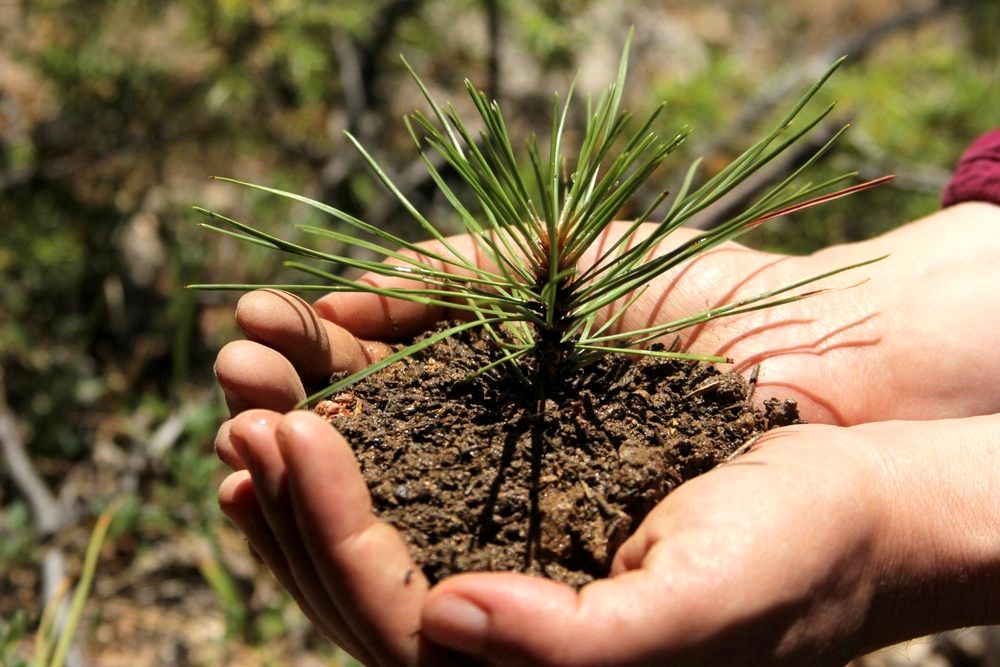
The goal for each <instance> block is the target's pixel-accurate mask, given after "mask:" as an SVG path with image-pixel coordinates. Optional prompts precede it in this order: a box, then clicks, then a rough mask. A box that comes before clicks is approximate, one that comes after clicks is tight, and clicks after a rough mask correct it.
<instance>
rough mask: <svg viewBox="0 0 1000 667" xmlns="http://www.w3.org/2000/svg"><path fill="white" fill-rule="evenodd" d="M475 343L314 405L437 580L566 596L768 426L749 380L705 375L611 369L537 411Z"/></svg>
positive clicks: (456, 339) (778, 405) (626, 359)
mask: <svg viewBox="0 0 1000 667" xmlns="http://www.w3.org/2000/svg"><path fill="white" fill-rule="evenodd" d="M495 356H496V353H495V351H494V346H493V345H492V344H491V341H490V340H489V339H488V338H487V337H486V336H485V334H482V333H480V332H476V331H473V332H466V333H464V334H460V335H458V336H453V337H451V338H448V339H445V340H443V341H441V342H439V343H437V344H435V345H433V346H431V347H429V348H427V349H425V350H424V351H423V352H421V353H419V354H417V355H416V356H414V357H412V358H410V359H407V360H404V361H401V362H399V363H396V364H392V365H390V366H388V367H387V368H385V369H384V370H382V371H380V372H379V373H376V374H374V375H372V376H370V377H369V378H367V379H366V380H363V381H361V382H359V383H358V384H356V385H354V386H353V387H352V388H351V390H350V391H348V392H344V393H342V394H340V395H338V396H335V397H333V399H332V400H329V401H323V402H321V403H320V404H319V405H318V406H317V407H316V411H317V412H318V413H319V414H320V415H322V416H324V417H326V418H327V419H328V420H329V421H330V422H331V423H332V424H333V425H334V426H335V427H336V428H337V429H339V430H340V432H341V433H343V434H344V436H345V437H346V438H347V440H348V442H350V443H351V445H352V446H353V447H354V449H355V453H356V454H357V456H358V459H359V460H360V462H361V469H362V473H363V475H364V477H365V480H366V481H367V483H368V486H369V488H370V489H371V492H372V497H373V501H374V505H375V511H376V513H377V514H378V515H379V517H380V518H382V519H384V520H386V521H388V522H390V523H392V524H393V525H394V526H395V527H396V528H397V529H399V530H400V531H401V532H402V534H403V536H404V538H405V539H406V541H407V542H408V543H409V545H410V549H411V552H412V554H413V558H414V560H415V561H416V562H417V563H419V564H420V565H421V566H422V567H423V570H424V572H425V573H426V574H427V576H428V578H429V579H430V580H431V581H432V582H434V581H437V580H440V579H442V578H444V577H446V576H448V575H451V574H456V573H458V572H467V571H475V570H514V571H522V572H529V573H535V574H541V575H544V576H547V577H550V578H552V579H556V580H558V581H562V582H565V583H568V584H570V585H573V586H582V585H583V584H585V583H587V582H589V581H591V580H593V579H595V578H600V577H604V576H607V573H608V570H609V569H610V566H611V559H612V557H613V556H614V553H615V550H616V549H617V548H618V546H619V545H620V544H621V543H622V542H623V541H624V540H625V538H627V537H628V536H629V535H630V534H631V533H632V532H633V531H634V530H635V528H636V527H637V526H638V525H639V523H640V522H641V521H642V519H643V517H645V516H646V514H647V513H648V512H649V511H650V510H651V509H652V508H653V506H654V505H656V504H657V503H658V502H659V501H660V500H662V499H663V497H664V496H666V495H667V494H668V493H669V492H670V491H671V490H672V489H674V488H675V487H677V486H678V485H679V484H680V483H681V482H683V481H685V480H687V479H690V478H692V477H695V476H696V475H699V474H701V473H703V472H706V471H708V470H710V469H711V468H712V467H714V466H715V465H716V464H718V463H720V462H721V461H723V460H724V459H725V458H726V457H727V456H729V455H730V454H731V453H733V452H734V451H735V450H736V449H738V448H739V447H740V446H741V445H743V444H745V443H747V442H748V441H749V440H750V439H752V438H754V437H755V436H756V435H758V434H760V433H761V432H763V431H766V430H768V429H770V428H773V427H776V426H781V425H785V424H789V423H793V422H795V421H796V420H797V419H798V412H797V409H796V406H795V403H794V401H790V400H788V401H785V402H779V401H776V400H772V401H770V402H769V403H767V404H766V406H765V411H764V412H763V413H761V412H759V411H757V410H755V409H754V408H753V406H752V405H751V404H750V402H749V400H748V388H747V384H746V382H745V381H744V380H743V378H742V377H740V376H739V375H736V374H732V373H720V372H719V371H718V370H717V369H716V368H715V367H714V366H711V365H708V364H699V363H692V362H685V361H677V360H665V359H661V358H655V357H635V356H632V355H628V356H626V355H611V356H608V357H605V358H604V359H602V360H601V361H599V362H598V363H596V364H594V365H592V366H590V367H589V368H588V369H586V370H585V371H582V372H580V373H579V374H578V375H577V376H575V377H571V378H568V379H567V381H566V383H565V385H564V386H563V387H561V389H560V391H559V393H558V394H557V395H554V396H550V397H549V398H548V399H547V400H545V401H544V403H543V404H540V402H539V400H538V399H537V398H536V397H534V396H532V395H531V392H530V391H528V390H527V389H526V388H525V387H524V385H522V384H520V383H519V382H518V381H517V379H516V378H515V377H514V376H513V375H511V374H510V373H507V372H502V371H495V372H492V373H486V374H483V375H480V376H478V377H476V378H472V379H469V376H470V375H471V374H472V373H473V372H474V371H476V370H477V369H479V368H481V367H482V366H483V365H485V364H487V363H489V362H490V361H491V360H493V359H494V358H495Z"/></svg>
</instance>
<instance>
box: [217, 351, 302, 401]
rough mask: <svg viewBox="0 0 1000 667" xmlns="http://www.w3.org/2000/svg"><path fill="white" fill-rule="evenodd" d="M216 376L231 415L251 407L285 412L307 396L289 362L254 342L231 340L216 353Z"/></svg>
mask: <svg viewBox="0 0 1000 667" xmlns="http://www.w3.org/2000/svg"><path fill="white" fill-rule="evenodd" d="M215 376H216V379H217V380H218V381H219V386H220V387H222V392H223V393H224V394H225V396H226V404H227V405H228V406H229V412H230V414H233V415H235V414H238V413H240V412H243V411H244V410H249V409H250V408H262V409H266V410H274V411H276V412H287V411H288V410H291V409H292V408H294V407H295V406H296V405H297V404H298V403H299V401H301V400H303V399H304V398H305V397H306V391H305V388H304V387H303V386H302V381H301V380H299V375H298V373H296V372H295V368H294V367H293V366H292V364H291V363H290V362H289V361H288V359H286V358H285V357H283V356H282V355H281V354H279V353H278V352H276V351H275V350H272V349H271V348H269V347H266V346H264V345H261V344H260V343H255V342H253V341H248V340H238V341H233V342H232V343H228V344H227V345H226V346H225V347H223V348H222V349H221V350H219V356H218V357H217V358H216V360H215Z"/></svg>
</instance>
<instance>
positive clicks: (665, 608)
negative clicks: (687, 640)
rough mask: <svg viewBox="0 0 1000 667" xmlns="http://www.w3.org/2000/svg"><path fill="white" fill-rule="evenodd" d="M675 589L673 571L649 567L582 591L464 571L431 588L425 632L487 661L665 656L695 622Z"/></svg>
mask: <svg viewBox="0 0 1000 667" xmlns="http://www.w3.org/2000/svg"><path fill="white" fill-rule="evenodd" d="M671 589H672V586H671V581H670V576H669V575H666V576H664V574H663V573H661V575H660V576H659V577H658V578H657V580H656V581H653V577H652V576H651V575H650V573H649V572H647V571H645V570H633V571H631V572H627V573H624V574H621V575H619V576H616V577H613V578H611V579H604V580H600V581H597V582H594V583H592V584H590V585H588V586H586V587H585V588H584V589H583V590H581V591H580V592H579V593H577V592H576V591H574V590H573V589H571V588H570V587H568V586H565V585H563V584H558V583H556V582H553V581H550V580H547V579H541V578H536V577H529V576H525V575H519V574H510V573H480V574H465V575H459V576H456V577H453V578H451V579H448V580H446V581H444V582H442V583H441V584H439V585H437V586H436V587H434V588H433V589H431V591H430V593H429V594H428V597H427V599H426V600H425V602H424V606H423V610H422V614H421V632H422V634H423V636H424V638H425V639H427V640H429V641H431V642H432V643H434V644H438V645H441V646H444V647H446V648H450V649H452V650H455V651H458V652H460V653H462V654H464V655H466V656H469V657H472V658H475V659H476V660H478V661H481V662H482V663H484V664H487V665H498V666H506V665H512V666H513V665H564V664H565V665H582V666H585V665H608V664H614V665H632V664H644V663H647V662H648V661H653V660H662V659H663V658H665V657H666V656H663V655H662V649H663V647H664V646H670V645H671V643H672V639H671V637H672V636H673V637H676V638H677V639H678V640H679V638H680V637H681V636H683V635H682V634H681V633H684V632H687V631H689V630H690V628H688V629H685V628H684V625H685V624H684V620H683V619H684V617H685V616H687V611H689V610H684V609H677V608H676V607H677V606H676V605H671V604H669V603H668V602H667V600H665V597H670V591H671ZM665 615H670V616H671V617H672V618H665V617H664V616H665ZM674 645H675V646H676V645H677V644H676V643H674Z"/></svg>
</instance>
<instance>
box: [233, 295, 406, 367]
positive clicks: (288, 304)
mask: <svg viewBox="0 0 1000 667" xmlns="http://www.w3.org/2000/svg"><path fill="white" fill-rule="evenodd" d="M236 322H237V323H238V324H239V326H240V328H241V329H243V331H244V333H246V334H247V336H248V337H249V338H251V339H253V340H256V341H259V342H261V343H263V344H265V345H267V346H268V347H272V348H274V349H275V350H277V351H278V352H280V353H281V354H282V355H284V357H285V358H286V359H288V360H289V361H290V362H291V363H292V365H293V366H294V367H295V369H296V370H297V371H298V373H299V376H300V377H301V378H302V380H303V381H304V382H305V383H306V384H307V385H311V384H317V383H320V382H326V381H327V380H328V379H329V377H330V375H331V374H333V373H339V372H345V371H346V372H348V373H354V372H357V371H359V370H361V369H362V368H364V367H366V366H368V365H370V364H371V363H372V362H373V361H375V360H377V359H379V358H381V357H384V356H385V355H386V354H388V353H389V348H388V346H386V345H384V344H381V343H374V342H370V341H359V340H358V339H357V338H355V337H354V336H353V335H351V334H350V333H349V332H348V331H347V330H345V329H343V328H342V327H339V326H337V325H335V324H333V323H332V322H329V321H326V320H324V319H322V318H321V317H320V316H319V315H318V314H317V313H316V311H315V310H314V309H313V308H312V306H310V305H309V304H308V303H306V302H305V301H303V300H302V299H300V298H299V297H297V296H295V295H293V294H288V293H287V292H280V291H278V290H273V289H265V290H257V291H254V292H250V293H248V294H245V295H243V297H242V298H240V300H239V303H238V304H237V305H236Z"/></svg>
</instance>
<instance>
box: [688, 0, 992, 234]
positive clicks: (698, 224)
mask: <svg viewBox="0 0 1000 667" xmlns="http://www.w3.org/2000/svg"><path fill="white" fill-rule="evenodd" d="M976 1H978V0H936V2H932V3H931V4H929V5H926V6H923V7H918V8H908V9H904V10H903V11H901V12H899V13H897V14H895V15H893V16H890V17H889V18H887V19H885V20H884V21H881V22H879V23H875V24H872V25H870V26H868V27H866V28H863V29H862V30H859V31H858V32H856V33H854V34H852V35H849V36H848V37H846V38H845V39H843V40H841V41H838V42H836V43H834V44H833V45H831V46H829V47H827V48H825V49H823V50H822V51H821V52H820V53H818V54H817V55H815V56H812V57H811V58H809V59H807V60H806V61H805V63H804V64H802V65H800V66H798V67H795V68H793V69H786V70H785V71H783V72H781V73H779V74H778V75H776V76H775V77H773V78H772V79H771V80H770V81H769V82H767V83H765V84H764V85H763V86H762V87H761V89H760V92H759V93H758V94H757V95H756V96H755V97H754V98H753V99H751V100H750V101H749V102H748V103H747V104H745V105H744V106H743V112H742V113H741V114H740V116H739V118H737V119H736V121H735V122H733V123H732V124H731V125H730V126H729V127H728V128H727V129H726V131H725V132H723V133H722V134H721V135H719V136H718V137H717V138H716V139H715V140H713V141H712V142H711V143H709V144H707V145H705V146H703V147H700V148H699V149H697V150H696V151H695V152H696V153H697V154H700V155H712V154H714V153H718V152H720V151H724V150H726V149H727V148H728V147H729V146H731V145H732V144H734V143H735V142H737V141H739V140H740V139H741V138H742V137H745V136H746V135H747V134H748V133H749V132H750V131H751V130H753V128H754V126H755V125H756V124H757V123H759V122H760V121H761V120H762V119H764V118H765V117H766V116H767V115H768V114H769V113H771V111H772V110H773V109H774V107H775V106H776V105H777V104H779V103H780V102H781V101H783V100H785V99H787V98H788V97H789V96H790V95H791V94H792V93H793V92H794V91H795V90H797V89H799V88H801V87H802V86H804V85H805V84H806V83H807V82H809V81H812V80H814V79H815V78H816V77H817V76H819V74H820V73H822V72H823V71H824V70H825V69H826V68H827V67H829V65H830V63H831V62H832V61H833V60H835V59H836V58H838V57H840V56H842V55H846V56H847V61H846V62H845V63H844V64H845V66H851V65H858V64H859V63H861V62H862V61H863V60H864V59H865V57H866V56H867V55H868V54H869V53H871V51H872V49H874V48H875V47H876V46H877V45H878V44H879V43H880V42H881V41H882V40H883V39H885V38H886V37H888V36H890V35H892V34H894V33H896V32H899V31H900V30H905V29H908V28H913V27H916V26H918V25H920V24H921V23H924V22H925V21H929V20H931V19H934V18H937V17H938V16H940V15H942V14H944V13H945V12H947V11H951V10H954V9H957V8H960V7H962V6H963V5H967V4H971V3H972V2H976ZM830 136H831V135H830V134H829V128H827V129H825V130H824V131H823V132H818V133H816V139H824V140H825V139H829V137H830ZM820 145H821V144H820ZM817 148H819V145H816V144H815V143H814V141H809V142H805V144H804V145H803V146H802V147H800V148H799V149H796V150H794V151H792V152H790V153H789V154H788V155H787V156H785V157H784V158H782V159H781V160H779V161H776V162H774V163H772V164H771V165H768V167H767V168H766V169H763V170H761V172H760V173H758V174H756V175H755V176H754V177H753V178H750V179H748V180H747V182H746V183H744V184H743V185H741V186H740V187H739V188H737V189H736V190H734V191H733V192H732V193H731V194H730V195H729V196H727V197H726V198H724V199H723V200H722V201H721V202H720V203H719V204H718V205H716V206H715V207H713V209H712V210H711V211H705V212H704V213H703V214H701V215H698V216H695V217H694V218H693V219H692V220H691V222H690V223H689V224H688V226H689V227H693V228H695V229H708V228H709V227H712V226H714V225H715V224H716V223H718V222H719V221H720V220H722V219H724V218H725V216H726V215H728V214H729V213H731V212H732V211H733V210H735V209H738V208H739V207H741V206H742V205H743V204H745V203H746V202H747V201H748V200H749V199H751V198H752V197H753V196H754V195H755V194H757V193H758V192H760V190H761V189H762V188H763V187H765V186H766V185H767V184H768V183H770V182H772V181H773V180H776V179H778V178H780V177H781V176H784V175H785V174H787V173H788V172H789V171H791V169H794V168H795V167H796V166H797V165H798V164H801V162H796V160H801V159H804V158H803V156H804V155H808V154H809V153H810V152H811V151H814V150H816V149H817ZM869 148H870V147H869ZM869 171H872V172H875V171H879V172H880V171H881V170H879V169H875V168H874V167H873V168H871V169H869ZM894 171H897V170H895V169H894ZM898 171H900V172H901V173H900V174H898V176H900V178H897V181H896V186H897V187H909V188H911V189H917V190H920V191H925V192H926V191H929V190H931V189H932V188H936V187H937V185H938V183H940V181H941V174H939V173H936V172H934V173H931V172H925V171H923V170H919V169H918V170H898ZM866 173H867V172H866Z"/></svg>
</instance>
